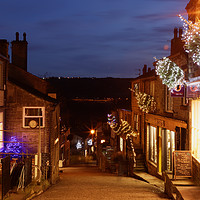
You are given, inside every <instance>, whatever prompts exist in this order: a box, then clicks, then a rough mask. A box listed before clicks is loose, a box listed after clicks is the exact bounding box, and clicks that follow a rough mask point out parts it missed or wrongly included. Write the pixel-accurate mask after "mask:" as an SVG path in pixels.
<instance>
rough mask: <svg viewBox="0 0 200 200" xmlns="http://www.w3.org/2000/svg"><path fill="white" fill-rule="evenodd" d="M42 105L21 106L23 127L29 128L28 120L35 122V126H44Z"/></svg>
mask: <svg viewBox="0 0 200 200" xmlns="http://www.w3.org/2000/svg"><path fill="white" fill-rule="evenodd" d="M44 115H45V108H44V107H24V108H23V127H24V128H30V122H36V125H35V127H37V128H39V127H41V128H42V127H44V126H45V124H44ZM33 125H34V123H33Z"/></svg>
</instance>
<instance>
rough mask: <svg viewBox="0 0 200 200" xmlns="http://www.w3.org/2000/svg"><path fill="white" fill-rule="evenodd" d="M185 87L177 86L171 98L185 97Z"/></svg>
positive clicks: (172, 91)
mask: <svg viewBox="0 0 200 200" xmlns="http://www.w3.org/2000/svg"><path fill="white" fill-rule="evenodd" d="M184 90H185V86H184V85H177V86H176V87H175V88H173V89H172V90H171V97H184Z"/></svg>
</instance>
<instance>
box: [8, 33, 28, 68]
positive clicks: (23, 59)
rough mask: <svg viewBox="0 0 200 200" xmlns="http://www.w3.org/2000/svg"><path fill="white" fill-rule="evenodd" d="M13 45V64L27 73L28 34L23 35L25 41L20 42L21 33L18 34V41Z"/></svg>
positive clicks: (13, 42)
mask: <svg viewBox="0 0 200 200" xmlns="http://www.w3.org/2000/svg"><path fill="white" fill-rule="evenodd" d="M11 44H12V64H13V65H16V66H18V67H20V68H22V69H23V70H25V71H27V46H28V42H27V41H26V33H24V34H23V40H19V33H18V32H16V40H14V41H12V42H11Z"/></svg>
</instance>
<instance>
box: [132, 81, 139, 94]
mask: <svg viewBox="0 0 200 200" xmlns="http://www.w3.org/2000/svg"><path fill="white" fill-rule="evenodd" d="M133 90H134V92H133V96H135V92H136V91H140V84H139V83H134V84H133Z"/></svg>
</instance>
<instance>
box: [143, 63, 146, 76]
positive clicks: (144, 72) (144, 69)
mask: <svg viewBox="0 0 200 200" xmlns="http://www.w3.org/2000/svg"><path fill="white" fill-rule="evenodd" d="M146 73H147V65H144V67H143V75H144V74H146Z"/></svg>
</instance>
